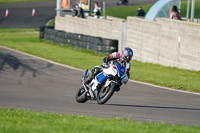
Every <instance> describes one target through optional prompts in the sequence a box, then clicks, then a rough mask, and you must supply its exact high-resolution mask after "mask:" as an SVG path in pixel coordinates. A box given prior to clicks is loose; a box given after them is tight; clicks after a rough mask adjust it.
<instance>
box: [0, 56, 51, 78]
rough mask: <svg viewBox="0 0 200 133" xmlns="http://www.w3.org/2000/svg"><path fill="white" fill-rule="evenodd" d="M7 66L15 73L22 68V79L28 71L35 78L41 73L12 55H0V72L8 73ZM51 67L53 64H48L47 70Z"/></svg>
mask: <svg viewBox="0 0 200 133" xmlns="http://www.w3.org/2000/svg"><path fill="white" fill-rule="evenodd" d="M6 65H8V66H10V67H11V68H13V70H14V71H16V70H18V69H19V68H20V67H21V68H22V72H21V77H23V76H24V74H25V72H26V71H29V72H31V73H32V76H33V77H36V74H38V73H39V71H38V70H37V69H34V68H32V67H31V66H29V65H28V64H25V63H23V62H22V61H21V60H20V59H18V58H17V57H15V56H13V55H10V54H5V53H0V72H1V71H6V70H5V69H4V68H5V66H6ZM51 66H53V64H50V63H47V67H46V68H48V67H51Z"/></svg>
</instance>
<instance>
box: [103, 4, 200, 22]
mask: <svg viewBox="0 0 200 133" xmlns="http://www.w3.org/2000/svg"><path fill="white" fill-rule="evenodd" d="M152 5H153V4H145V5H142V8H143V9H144V11H145V13H147V12H148V10H149V9H150V8H151V7H152ZM190 5H191V4H190ZM137 8H138V6H137V5H134V6H119V7H115V8H110V9H107V10H106V15H107V16H114V17H119V18H124V19H126V17H127V16H136V14H137ZM186 11H187V1H182V2H181V16H182V17H186ZM195 18H198V19H200V0H196V2H195Z"/></svg>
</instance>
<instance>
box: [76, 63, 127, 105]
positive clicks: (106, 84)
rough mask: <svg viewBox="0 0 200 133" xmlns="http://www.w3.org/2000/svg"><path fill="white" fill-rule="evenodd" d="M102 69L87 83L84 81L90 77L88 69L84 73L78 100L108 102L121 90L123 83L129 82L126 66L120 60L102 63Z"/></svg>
mask: <svg viewBox="0 0 200 133" xmlns="http://www.w3.org/2000/svg"><path fill="white" fill-rule="evenodd" d="M101 68H102V71H101V72H100V73H98V74H97V75H96V76H95V77H94V78H93V79H92V81H91V82H90V83H89V84H88V85H87V84H85V83H84V81H85V79H86V78H87V77H88V69H86V70H85V71H84V73H83V77H82V86H81V87H80V88H79V90H78V93H77V94H76V101H77V102H79V103H85V102H86V101H88V100H96V101H97V103H98V104H104V103H106V102H107V101H108V100H109V99H110V98H111V97H112V95H113V94H114V92H115V91H119V90H120V86H121V85H122V84H126V83H127V82H128V76H127V74H126V67H125V65H123V63H121V62H118V61H110V62H108V64H107V65H106V66H105V65H101Z"/></svg>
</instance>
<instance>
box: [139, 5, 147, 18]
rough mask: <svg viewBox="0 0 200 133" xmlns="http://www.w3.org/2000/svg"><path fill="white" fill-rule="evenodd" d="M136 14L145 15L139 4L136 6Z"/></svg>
mask: <svg viewBox="0 0 200 133" xmlns="http://www.w3.org/2000/svg"><path fill="white" fill-rule="evenodd" d="M137 16H139V17H144V16H145V12H144V10H143V9H142V7H141V6H139V7H138V10H137Z"/></svg>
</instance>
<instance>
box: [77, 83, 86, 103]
mask: <svg viewBox="0 0 200 133" xmlns="http://www.w3.org/2000/svg"><path fill="white" fill-rule="evenodd" d="M87 100H88V99H87V98H86V91H85V89H84V87H83V86H82V87H81V88H80V89H79V90H78V93H77V94H76V101H77V102H78V103H85V102H86V101H87Z"/></svg>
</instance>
